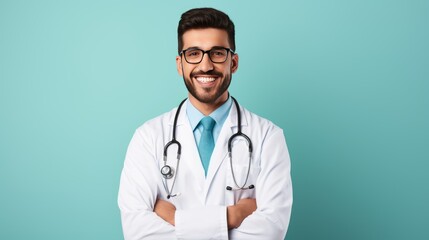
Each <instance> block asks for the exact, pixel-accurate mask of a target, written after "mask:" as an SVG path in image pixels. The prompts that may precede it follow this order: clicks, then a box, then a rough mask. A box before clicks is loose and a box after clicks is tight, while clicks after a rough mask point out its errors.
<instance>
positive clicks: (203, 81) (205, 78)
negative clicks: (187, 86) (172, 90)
mask: <svg viewBox="0 0 429 240" xmlns="http://www.w3.org/2000/svg"><path fill="white" fill-rule="evenodd" d="M195 79H196V80H197V81H198V82H201V83H209V82H213V81H215V80H216V77H196V78H195Z"/></svg>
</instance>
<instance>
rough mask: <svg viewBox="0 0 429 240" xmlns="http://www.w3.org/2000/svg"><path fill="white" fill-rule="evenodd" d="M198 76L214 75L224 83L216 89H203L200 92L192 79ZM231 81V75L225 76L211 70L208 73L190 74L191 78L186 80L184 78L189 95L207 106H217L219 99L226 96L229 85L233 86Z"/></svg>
mask: <svg viewBox="0 0 429 240" xmlns="http://www.w3.org/2000/svg"><path fill="white" fill-rule="evenodd" d="M198 74H208V75H213V76H216V77H219V78H223V81H222V83H221V85H220V86H216V89H213V87H210V88H203V89H202V91H200V92H198V90H197V88H196V87H195V85H194V84H193V81H192V78H193V77H194V76H195V75H198ZM231 79H232V75H231V74H227V75H225V76H223V74H222V73H220V72H217V71H215V70H211V71H208V72H193V73H191V74H190V76H189V78H185V76H183V81H184V82H185V86H186V88H187V89H188V91H189V93H190V94H191V95H192V96H193V97H194V98H195V99H197V100H198V101H199V102H202V103H206V104H215V103H216V101H217V99H219V97H220V96H222V94H224V93H225V92H226V91H227V90H228V88H229V85H230V84H231Z"/></svg>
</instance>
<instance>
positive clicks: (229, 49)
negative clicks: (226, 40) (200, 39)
mask: <svg viewBox="0 0 429 240" xmlns="http://www.w3.org/2000/svg"><path fill="white" fill-rule="evenodd" d="M220 49H223V50H226V54H227V56H226V58H225V60H224V61H222V62H218V61H213V60H212V57H211V56H210V52H211V51H213V50H220ZM190 50H199V51H201V52H202V53H203V55H202V57H201V60H200V61H199V62H189V61H188V59H186V54H185V53H186V51H190ZM206 53H207V55H208V56H209V59H210V61H212V63H224V62H226V60H228V55H229V53H231V55H234V54H235V52H234V51H233V50H232V49H231V48H226V47H214V48H212V49H210V50H207V51H204V50H202V49H199V48H194V47H192V48H188V49H185V50H182V51H181V52H180V53H179V55H180V56H182V55H183V57H184V58H185V61H186V62H187V63H189V64H199V63H201V62H202V61H203V59H204V55H205V54H206Z"/></svg>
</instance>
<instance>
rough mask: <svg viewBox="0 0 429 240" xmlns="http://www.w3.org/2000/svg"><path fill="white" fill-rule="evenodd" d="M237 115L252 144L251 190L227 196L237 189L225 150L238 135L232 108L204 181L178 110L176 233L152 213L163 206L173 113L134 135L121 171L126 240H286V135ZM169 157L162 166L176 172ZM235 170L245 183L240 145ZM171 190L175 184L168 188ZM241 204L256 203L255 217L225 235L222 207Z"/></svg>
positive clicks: (184, 118)
mask: <svg viewBox="0 0 429 240" xmlns="http://www.w3.org/2000/svg"><path fill="white" fill-rule="evenodd" d="M240 108H241V113H242V114H241V115H242V132H243V133H245V134H246V135H248V136H249V137H250V139H251V140H252V142H253V156H252V163H251V168H250V175H249V179H248V181H247V184H246V186H249V185H250V184H253V185H255V188H254V189H251V190H237V191H227V190H226V186H231V187H233V188H237V187H236V185H235V184H234V181H233V178H232V174H231V167H230V160H229V157H228V154H227V153H228V150H227V144H228V139H229V138H230V136H231V135H232V134H234V133H236V132H237V109H236V108H235V105H233V106H232V107H231V111H230V113H229V116H228V118H227V119H226V121H225V123H224V125H223V127H222V130H221V132H220V133H219V137H218V139H217V141H216V145H215V148H214V150H213V154H212V156H211V160H210V165H209V168H208V172H207V177H205V176H204V169H203V166H202V164H201V160H200V157H199V154H198V149H197V145H196V143H195V139H194V135H193V133H192V130H191V127H190V124H189V120H188V118H187V116H186V104H184V105H183V107H182V109H181V112H180V115H179V118H178V121H177V130H176V139H177V140H178V141H179V142H180V143H181V145H182V155H181V159H180V164H179V169H178V170H177V169H176V171H177V172H176V173H175V176H176V178H177V179H176V183H175V185H174V188H173V194H174V193H179V196H177V197H173V198H170V199H169V200H168V201H170V202H171V203H173V204H174V205H175V207H176V214H175V226H172V225H170V224H169V223H167V222H165V221H164V220H163V219H161V218H160V217H158V215H156V214H155V213H154V212H153V207H154V204H155V202H156V200H157V198H160V199H164V200H167V199H166V196H167V193H166V190H165V188H164V185H163V183H164V179H163V177H162V175H161V174H160V168H161V167H162V166H163V165H164V163H163V150H164V145H165V144H166V143H167V142H168V141H170V140H171V137H172V129H173V122H174V116H175V113H176V109H173V110H172V111H170V112H168V113H165V114H163V115H161V116H159V117H157V118H155V119H153V120H150V121H148V122H146V123H145V124H143V125H142V126H141V127H140V128H138V129H137V130H136V132H135V134H134V136H133V138H132V140H131V143H130V145H129V147H128V151H127V154H126V159H125V163H124V168H123V171H122V176H121V182H120V189H119V196H118V204H119V208H120V210H121V218H122V227H123V232H124V236H125V239H126V240H131V239H133V240H134V239H258V240H259V239H270V240H274V239H283V238H284V236H285V234H286V231H287V228H288V225H289V219H290V214H291V207H292V183H291V178H290V159H289V153H288V149H287V147H286V142H285V138H284V135H283V130H282V129H280V128H279V127H277V126H275V125H274V124H273V123H272V122H270V121H268V120H266V119H263V118H261V117H259V116H257V115H255V114H253V113H251V112H249V111H247V110H246V109H244V108H242V107H240ZM173 146H174V147H170V149H169V150H168V162H167V164H168V165H170V166H172V167H173V168H176V163H177V161H176V151H177V148H176V146H175V145H173ZM232 152H233V168H234V173H235V177H236V180H237V183H238V184H239V185H242V184H243V183H244V180H245V178H246V175H247V168H248V155H249V154H248V149H247V145H246V142H245V141H244V140H243V139H238V140H234V144H233V151H232ZM167 182H168V185H169V187H170V188H171V184H172V182H173V180H172V179H170V180H168V181H167ZM242 198H256V202H257V210H256V211H255V212H254V213H253V214H251V215H250V216H248V217H247V218H246V219H245V220H244V221H243V222H242V224H241V225H240V227H238V228H236V229H233V230H230V231H228V229H227V219H226V207H227V206H229V205H234V204H235V203H236V202H237V201H238V200H239V199H242Z"/></svg>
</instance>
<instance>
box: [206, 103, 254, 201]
mask: <svg viewBox="0 0 429 240" xmlns="http://www.w3.org/2000/svg"><path fill="white" fill-rule="evenodd" d="M246 125H247V119H246V117H245V116H244V114H241V126H246ZM237 126H238V121H237V109H236V107H235V104H233V105H232V106H231V110H230V112H229V115H228V118H227V119H226V121H225V123H224V124H223V127H222V130H221V132H220V133H219V137H218V139H217V141H216V144H215V148H214V149H213V153H212V156H211V158H210V165H209V169H208V172H207V177H206V181H205V187H204V189H205V194H204V195H205V196H206V197H207V195H208V192H209V190H210V187H212V183H213V180H214V178H215V177H216V174H217V173H219V172H220V166H221V165H222V163H223V162H224V161H226V159H227V157H228V140H229V138H230V137H231V136H232V135H233V134H234V133H236V132H237ZM197 151H198V150H197ZM225 187H226V186H225ZM206 201H207V199H206Z"/></svg>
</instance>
